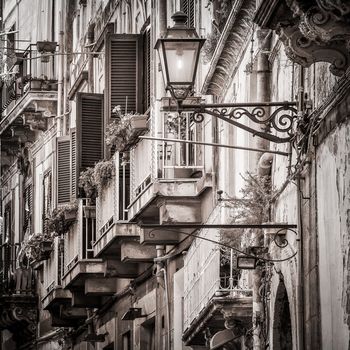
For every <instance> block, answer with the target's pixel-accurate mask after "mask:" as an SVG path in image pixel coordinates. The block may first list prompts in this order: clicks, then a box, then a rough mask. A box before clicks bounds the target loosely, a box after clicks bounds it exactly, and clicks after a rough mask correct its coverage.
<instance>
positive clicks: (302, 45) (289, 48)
mask: <svg viewBox="0 0 350 350" xmlns="http://www.w3.org/2000/svg"><path fill="white" fill-rule="evenodd" d="M277 33H278V34H279V35H280V38H281V40H282V42H283V44H284V45H285V49H286V54H287V56H288V57H289V58H290V59H291V60H292V61H293V62H296V63H299V64H300V65H302V66H304V67H309V66H310V65H311V64H313V63H316V62H328V63H330V64H331V66H330V68H329V70H330V71H331V73H333V74H334V75H336V76H341V75H343V74H344V73H345V72H346V70H347V68H348V67H349V65H350V55H349V52H348V50H347V48H346V43H345V42H344V41H341V40H333V41H330V42H328V43H322V44H318V43H317V42H315V41H312V40H310V39H309V38H307V37H305V36H304V35H303V34H302V33H301V31H300V29H299V27H298V25H296V24H295V25H293V26H280V27H279V28H278V30H277Z"/></svg>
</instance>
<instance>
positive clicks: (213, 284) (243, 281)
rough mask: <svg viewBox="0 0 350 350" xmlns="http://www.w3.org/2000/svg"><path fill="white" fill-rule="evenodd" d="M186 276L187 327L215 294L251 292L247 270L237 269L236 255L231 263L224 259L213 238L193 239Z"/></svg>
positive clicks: (238, 294) (232, 296) (226, 294)
mask: <svg viewBox="0 0 350 350" xmlns="http://www.w3.org/2000/svg"><path fill="white" fill-rule="evenodd" d="M204 234H208V233H204ZM225 260H226V259H225ZM184 276H186V277H185V282H184V284H185V285H184V329H187V328H188V327H189V326H190V325H191V323H192V322H193V321H194V320H195V319H196V318H197V317H198V316H199V314H200V312H201V311H202V310H203V309H204V308H205V307H206V306H207V305H208V303H209V302H210V300H211V299H212V298H214V297H227V298H240V297H249V296H251V295H252V291H251V289H250V288H249V284H248V278H247V277H248V276H247V274H246V273H241V274H237V273H236V270H235V269H234V265H233V259H229V263H228V264H227V263H223V260H222V252H221V251H220V248H219V247H218V246H217V245H215V244H213V243H211V242H207V241H203V240H201V241H199V242H198V241H196V242H194V244H193V245H192V246H191V248H190V250H189V251H188V253H187V255H186V257H185V271H184Z"/></svg>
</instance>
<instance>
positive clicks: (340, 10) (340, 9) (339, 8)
mask: <svg viewBox="0 0 350 350" xmlns="http://www.w3.org/2000/svg"><path fill="white" fill-rule="evenodd" d="M316 2H317V4H318V6H319V7H320V8H322V9H323V10H324V11H328V12H331V13H332V14H333V16H335V17H336V18H338V19H341V18H343V17H344V16H347V15H349V14H350V2H349V1H344V0H316Z"/></svg>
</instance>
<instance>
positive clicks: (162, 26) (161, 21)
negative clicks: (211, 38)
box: [151, 1, 171, 350]
mask: <svg viewBox="0 0 350 350" xmlns="http://www.w3.org/2000/svg"><path fill="white" fill-rule="evenodd" d="M155 6H156V10H157V11H156V13H158V16H156V18H152V17H154V16H153V15H151V18H152V19H153V20H154V21H155V23H158V36H159V37H162V36H163V35H164V34H165V32H166V30H167V1H157V2H156V3H155ZM154 68H155V72H156V74H155V75H154V78H155V80H154V83H155V84H154V90H153V91H157V92H158V91H164V85H163V83H162V81H163V80H162V79H161V76H160V74H159V72H158V69H157V67H154ZM158 83H159V85H158ZM157 85H158V86H157ZM157 88H158V89H157ZM158 115H159V114H158ZM165 248H166V247H165V246H164V245H157V246H156V251H157V258H161V257H162V256H164V254H165ZM166 263H167V262H165V264H166ZM156 267H157V270H156V276H157V282H158V285H160V283H159V282H160V278H161V277H160V276H161V273H163V277H164V285H165V298H166V304H167V305H166V308H167V327H168V336H167V340H168V350H170V346H171V344H170V305H169V295H168V281H167V272H166V269H165V268H164V267H163V263H161V262H157V264H156ZM156 298H157V301H158V300H159V303H161V305H162V304H163V302H161V300H163V299H162V293H161V291H160V289H159V288H157V295H156ZM160 315H161V313H160V309H159V308H158V302H157V305H156V318H157V317H158V319H159V317H160ZM158 325H159V322H158ZM157 333H158V335H157ZM156 339H161V334H160V328H159V327H157V325H156ZM159 345H160V343H159Z"/></svg>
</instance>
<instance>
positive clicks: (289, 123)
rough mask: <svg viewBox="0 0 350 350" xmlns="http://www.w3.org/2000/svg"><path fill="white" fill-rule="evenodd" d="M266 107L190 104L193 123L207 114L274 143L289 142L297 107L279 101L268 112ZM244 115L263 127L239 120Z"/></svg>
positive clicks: (292, 134)
mask: <svg viewBox="0 0 350 350" xmlns="http://www.w3.org/2000/svg"><path fill="white" fill-rule="evenodd" d="M232 105H234V104H232ZM266 107H268V104H265V105H261V106H259V105H256V106H252V105H250V104H249V105H248V104H247V106H244V105H240V106H237V107H232V108H229V107H228V108H226V107H220V106H218V108H208V107H207V106H205V105H202V106H198V107H197V106H196V107H195V108H193V106H192V110H193V116H192V118H193V121H194V122H195V123H202V122H203V121H204V114H209V115H212V116H214V117H216V118H218V119H221V120H224V121H226V122H228V123H229V124H232V125H235V126H237V127H239V128H241V129H243V130H245V131H248V132H250V133H252V134H253V135H254V136H259V137H261V138H264V139H267V140H269V141H272V142H276V143H284V142H291V141H292V140H293V138H294V136H295V134H294V129H295V122H296V119H297V109H296V108H295V107H294V104H288V103H281V104H280V105H279V106H278V105H277V106H276V107H277V108H276V109H275V110H274V111H273V112H272V113H270V114H267V113H266ZM186 109H187V106H186ZM244 117H246V118H248V119H250V120H251V121H253V122H254V123H255V124H257V125H259V126H265V128H261V129H260V130H256V129H253V128H251V127H250V126H248V125H246V124H243V123H241V122H239V120H240V119H242V118H244ZM272 130H275V131H276V132H277V134H276V135H274V134H272V133H271V131H272ZM278 133H283V136H280V135H278Z"/></svg>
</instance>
